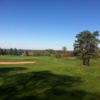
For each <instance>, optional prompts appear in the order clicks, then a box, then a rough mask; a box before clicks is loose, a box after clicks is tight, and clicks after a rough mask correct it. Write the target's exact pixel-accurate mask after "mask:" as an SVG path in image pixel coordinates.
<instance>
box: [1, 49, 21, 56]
mask: <svg viewBox="0 0 100 100" xmlns="http://www.w3.org/2000/svg"><path fill="white" fill-rule="evenodd" d="M22 53H23V50H19V49H16V48H15V49H13V48H11V49H2V48H0V55H22Z"/></svg>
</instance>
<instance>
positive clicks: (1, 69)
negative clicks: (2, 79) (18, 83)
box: [0, 67, 26, 75]
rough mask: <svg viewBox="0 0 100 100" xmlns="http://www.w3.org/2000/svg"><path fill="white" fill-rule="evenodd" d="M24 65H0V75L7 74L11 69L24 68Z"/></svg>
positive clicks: (18, 69)
mask: <svg viewBox="0 0 100 100" xmlns="http://www.w3.org/2000/svg"><path fill="white" fill-rule="evenodd" d="M25 69H26V68H24V67H0V75H3V74H8V73H10V72H13V71H20V70H25Z"/></svg>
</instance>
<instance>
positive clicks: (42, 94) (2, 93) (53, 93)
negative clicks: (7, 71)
mask: <svg viewBox="0 0 100 100" xmlns="http://www.w3.org/2000/svg"><path fill="white" fill-rule="evenodd" d="M81 82H82V81H81V79H80V78H79V77H73V76H62V75H56V74H53V73H51V72H48V71H40V72H32V73H26V74H18V75H15V76H12V77H10V78H7V79H6V80H5V82H4V84H3V85H2V86H1V87H0V100H100V96H99V95H97V94H91V93H88V92H85V91H83V90H78V89H77V90H76V88H75V87H77V86H78V85H80V83H81Z"/></svg>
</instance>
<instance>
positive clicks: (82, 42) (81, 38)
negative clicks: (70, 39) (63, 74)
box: [74, 31, 100, 65]
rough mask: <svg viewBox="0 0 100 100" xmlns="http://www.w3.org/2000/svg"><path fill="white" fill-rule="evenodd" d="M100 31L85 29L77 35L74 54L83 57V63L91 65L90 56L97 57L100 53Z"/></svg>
mask: <svg viewBox="0 0 100 100" xmlns="http://www.w3.org/2000/svg"><path fill="white" fill-rule="evenodd" d="M98 36H99V32H98V31H95V32H93V33H92V32H90V31H83V32H80V33H79V34H77V35H76V41H75V44H74V54H76V55H78V56H80V57H81V59H83V64H86V65H89V61H90V58H94V57H97V55H98V51H99V49H98V43H100V40H99V39H98V38H97V37H98Z"/></svg>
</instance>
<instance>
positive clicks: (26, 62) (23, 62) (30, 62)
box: [0, 61, 35, 64]
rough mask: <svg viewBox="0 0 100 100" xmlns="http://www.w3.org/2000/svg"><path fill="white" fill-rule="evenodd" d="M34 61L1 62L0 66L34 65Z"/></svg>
mask: <svg viewBox="0 0 100 100" xmlns="http://www.w3.org/2000/svg"><path fill="white" fill-rule="evenodd" d="M34 63H35V62H33V61H20V62H0V64H34Z"/></svg>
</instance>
